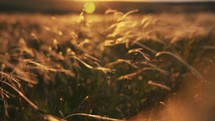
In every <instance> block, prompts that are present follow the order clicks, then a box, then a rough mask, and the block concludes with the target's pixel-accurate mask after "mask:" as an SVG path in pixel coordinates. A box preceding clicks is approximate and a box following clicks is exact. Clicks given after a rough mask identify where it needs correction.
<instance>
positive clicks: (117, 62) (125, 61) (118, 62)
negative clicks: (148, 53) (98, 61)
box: [106, 59, 138, 68]
mask: <svg viewBox="0 0 215 121" xmlns="http://www.w3.org/2000/svg"><path fill="white" fill-rule="evenodd" d="M120 63H126V64H128V65H130V66H132V67H134V68H138V66H136V65H135V64H134V63H132V60H125V59H117V60H116V61H114V62H110V63H108V64H107V65H106V66H108V67H109V66H114V65H117V64H120Z"/></svg>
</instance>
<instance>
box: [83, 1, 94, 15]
mask: <svg viewBox="0 0 215 121" xmlns="http://www.w3.org/2000/svg"><path fill="white" fill-rule="evenodd" d="M95 10H96V5H95V3H94V2H86V3H85V4H84V11H85V12H86V13H93V12H94V11H95Z"/></svg>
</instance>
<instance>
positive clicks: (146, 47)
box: [135, 42, 157, 54]
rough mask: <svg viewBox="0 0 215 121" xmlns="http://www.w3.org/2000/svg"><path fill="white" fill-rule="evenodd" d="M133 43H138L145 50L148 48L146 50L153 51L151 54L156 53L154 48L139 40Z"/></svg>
mask: <svg viewBox="0 0 215 121" xmlns="http://www.w3.org/2000/svg"><path fill="white" fill-rule="evenodd" d="M135 44H137V45H139V46H140V47H142V48H144V49H146V50H148V51H150V52H151V53H153V54H156V53H157V51H156V50H154V49H152V48H150V47H148V46H146V45H144V44H142V43H141V42H136V43H135Z"/></svg>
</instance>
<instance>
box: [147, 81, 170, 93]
mask: <svg viewBox="0 0 215 121" xmlns="http://www.w3.org/2000/svg"><path fill="white" fill-rule="evenodd" d="M148 84H149V85H153V86H157V87H160V88H162V89H165V90H168V91H171V88H170V87H168V86H166V85H163V84H159V83H156V82H153V81H148Z"/></svg>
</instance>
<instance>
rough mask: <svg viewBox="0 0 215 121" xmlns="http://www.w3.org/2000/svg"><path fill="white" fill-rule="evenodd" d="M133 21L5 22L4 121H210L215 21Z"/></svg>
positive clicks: (24, 18)
mask: <svg viewBox="0 0 215 121" xmlns="http://www.w3.org/2000/svg"><path fill="white" fill-rule="evenodd" d="M135 12H136V11H135V10H134V11H130V12H128V13H122V12H119V11H115V10H107V11H106V13H104V14H103V15H86V14H85V13H81V14H80V15H72V14H71V15H70V14H66V15H48V14H24V13H22V14H18V13H16V14H15V13H10V14H6V13H1V14H0V47H1V49H0V69H1V70H0V120H1V121H8V120H10V121H38V120H41V121H43V120H49V121H57V118H56V117H58V118H60V119H58V120H59V121H60V120H72V121H91V120H92V121H94V120H99V121H100V120H119V119H121V120H127V119H130V118H131V117H133V116H135V115H137V114H139V113H140V115H143V114H142V113H143V112H146V113H145V114H144V115H147V116H145V117H141V116H140V117H141V119H140V118H139V121H143V120H146V121H154V120H155V121H213V120H214V119H215V118H214V117H212V119H210V118H211V116H212V115H211V114H209V112H212V111H211V110H215V94H213V93H212V89H214V87H215V84H214V82H213V81H214V79H213V78H214V74H215V30H214V29H215V19H214V18H215V14H214V13H177V14H173V13H171V14H170V13H163V14H135ZM188 87H189V88H188ZM190 88H192V89H190ZM187 90H189V91H187ZM179 92H180V93H179ZM188 92H189V93H188ZM182 93H183V94H182ZM184 93H185V94H188V95H186V96H185V94H184ZM177 95H183V101H184V103H185V102H186V103H189V104H191V105H192V106H193V107H195V108H193V107H191V106H185V107H183V106H184V105H183V106H179V105H177V104H179V103H180V102H181V101H182V99H181V98H175V99H174V100H175V102H174V101H172V100H171V101H168V100H169V99H172V98H174V97H177ZM177 101H178V102H177ZM168 102H174V103H171V105H170V106H172V107H174V106H175V107H174V108H175V109H174V108H173V109H171V111H169V110H168V111H166V112H165V111H163V112H162V113H159V114H158V110H163V109H164V108H166V107H167V109H168ZM184 103H183V104H184ZM197 105H198V106H197ZM177 106H178V107H177ZM179 107H180V108H179ZM185 108H187V109H185ZM176 109H177V110H179V111H182V112H186V111H187V112H186V115H185V114H183V113H182V114H181V113H179V114H178V112H176V111H175V110H176ZM200 109H201V111H197V110H200ZM164 110H165V109H164ZM188 110H189V112H192V116H191V115H190V114H191V113H189V112H188ZM193 112H194V113H193ZM214 112H215V111H213V113H214ZM163 113H165V114H163ZM154 115H158V116H154ZM161 115H168V116H166V117H163V116H161ZM170 115H171V116H170ZM177 116H178V117H180V118H177ZM181 117H184V118H181ZM187 117H192V118H187ZM53 118H55V119H53ZM144 118H146V119H144ZM149 118H150V119H149ZM175 118H177V119H175ZM194 118H197V119H194ZM131 119H133V120H138V118H131Z"/></svg>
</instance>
